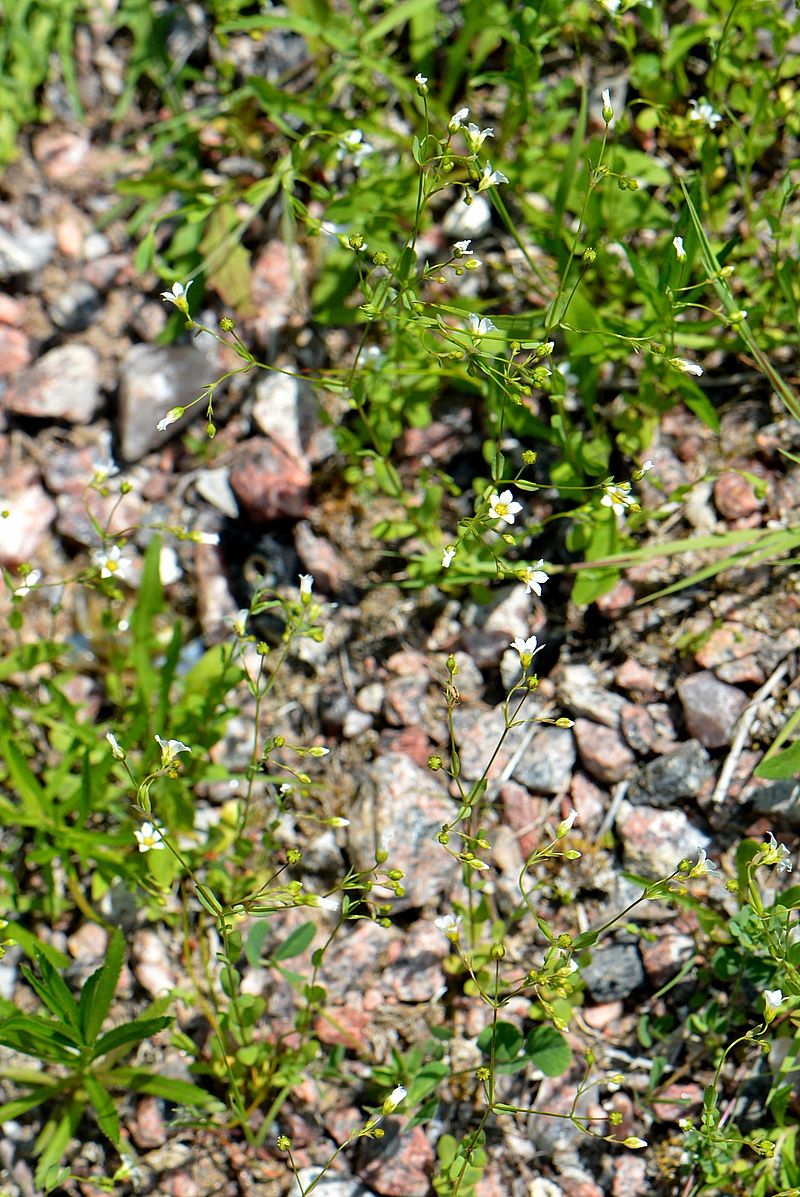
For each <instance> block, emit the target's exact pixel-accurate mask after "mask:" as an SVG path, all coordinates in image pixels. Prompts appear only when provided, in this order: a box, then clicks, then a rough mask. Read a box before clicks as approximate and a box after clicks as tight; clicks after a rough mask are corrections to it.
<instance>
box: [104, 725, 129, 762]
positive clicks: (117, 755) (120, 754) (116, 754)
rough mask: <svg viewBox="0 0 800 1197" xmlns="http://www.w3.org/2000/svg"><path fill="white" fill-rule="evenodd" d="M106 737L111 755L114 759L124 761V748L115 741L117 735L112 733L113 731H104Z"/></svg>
mask: <svg viewBox="0 0 800 1197" xmlns="http://www.w3.org/2000/svg"><path fill="white" fill-rule="evenodd" d="M106 739H107V740H108V743H109V746H110V748H111V755H112V756H113V758H114V760H115V761H124V760H125V749H124V748H120V746H119V744H118V743H117V737H116V736H115V735H114V733H113V732H106Z"/></svg>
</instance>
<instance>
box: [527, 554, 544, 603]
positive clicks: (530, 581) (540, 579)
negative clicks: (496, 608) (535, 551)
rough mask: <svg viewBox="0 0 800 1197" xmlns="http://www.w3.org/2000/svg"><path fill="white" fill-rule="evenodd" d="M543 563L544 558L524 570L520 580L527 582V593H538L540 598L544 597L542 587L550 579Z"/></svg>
mask: <svg viewBox="0 0 800 1197" xmlns="http://www.w3.org/2000/svg"><path fill="white" fill-rule="evenodd" d="M543 565H544V559H543V558H542V559H540V560H539V561H537V562H536V564H535V565H534V566H533V567H532V568H530V569H526V570H524V571H523V573H522V575H521V579H520V580H521V581H522V582H524V583H525V593H526V594H538V596H539V598H541V597H542V587H543V586H544V584H545V582H547V581H549V577H548V575H547V574H546V573H545V572H544V570H543V569H542V568H541V566H543Z"/></svg>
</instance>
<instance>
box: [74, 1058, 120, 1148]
mask: <svg viewBox="0 0 800 1197" xmlns="http://www.w3.org/2000/svg"><path fill="white" fill-rule="evenodd" d="M83 1085H84V1088H85V1089H86V1092H87V1094H88V1095H89V1100H90V1102H91V1103H92V1109H93V1110H94V1115H95V1118H96V1119H97V1125H98V1126H99V1127H100V1130H101V1131H102V1132H103V1134H104V1135H105V1137H106V1138H107V1139H108V1140H110V1142H112V1143H113V1144H114V1146H115V1147H119V1143H120V1139H119V1115H118V1114H117V1110H116V1107H115V1105H114V1102H113V1099H112V1097H111V1094H110V1093H109V1092H108V1090H107V1089H105V1088H104V1087H103V1086H102V1085H101V1084H100V1082H99V1081H98V1079H97V1077H94V1076H91V1075H88V1076H85V1077H84V1078H83Z"/></svg>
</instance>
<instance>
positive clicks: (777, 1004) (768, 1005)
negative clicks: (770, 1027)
mask: <svg viewBox="0 0 800 1197" xmlns="http://www.w3.org/2000/svg"><path fill="white" fill-rule="evenodd" d="M783 1001H784V998H783V994H782V993H781V991H780V989H765V990H764V1017H765V1018H766V1020H767V1022H770V1021H771V1020H772V1019H773V1018H774V1017H775V1015H776V1014H777V1013H778V1011H779V1010H780V1008H781V1006H782V1005H783Z"/></svg>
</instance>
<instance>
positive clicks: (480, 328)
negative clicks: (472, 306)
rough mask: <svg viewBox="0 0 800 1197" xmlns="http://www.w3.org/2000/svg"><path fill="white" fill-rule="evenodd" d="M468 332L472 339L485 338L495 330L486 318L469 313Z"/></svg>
mask: <svg viewBox="0 0 800 1197" xmlns="http://www.w3.org/2000/svg"><path fill="white" fill-rule="evenodd" d="M469 331H470V332H471V333H472V335H473V337H485V336H486V334H487V333H490V332H496V331H497V328H496V326H495V325H494V324H492V322H491V320H490V319H489V317H488V316H478V315H477V314H476V313H475V312H470V314H469Z"/></svg>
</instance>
